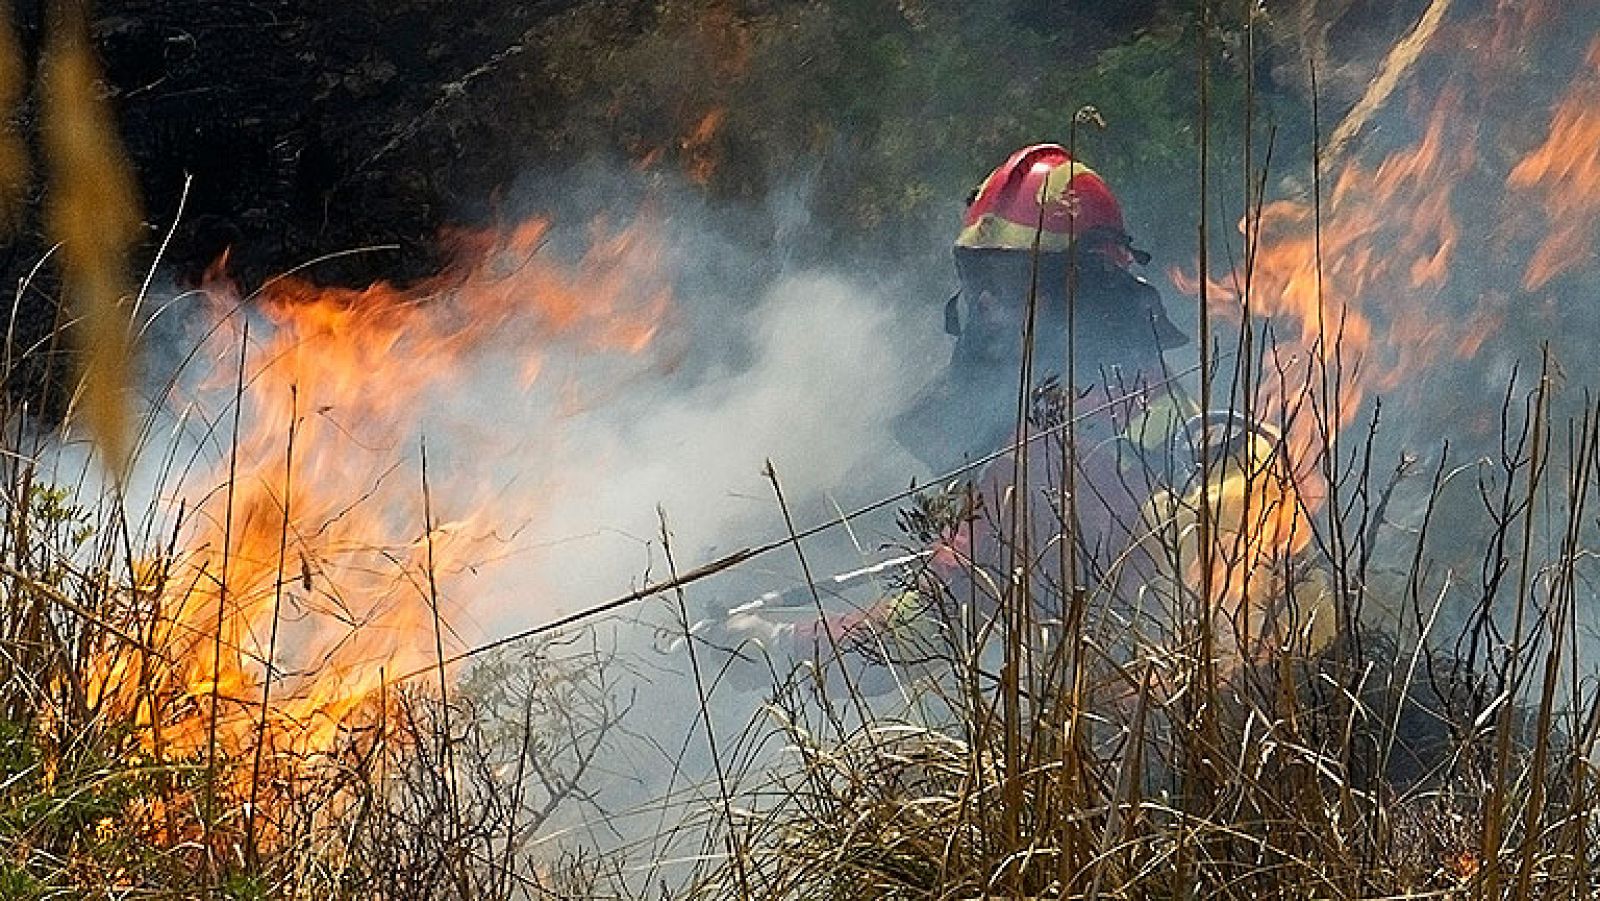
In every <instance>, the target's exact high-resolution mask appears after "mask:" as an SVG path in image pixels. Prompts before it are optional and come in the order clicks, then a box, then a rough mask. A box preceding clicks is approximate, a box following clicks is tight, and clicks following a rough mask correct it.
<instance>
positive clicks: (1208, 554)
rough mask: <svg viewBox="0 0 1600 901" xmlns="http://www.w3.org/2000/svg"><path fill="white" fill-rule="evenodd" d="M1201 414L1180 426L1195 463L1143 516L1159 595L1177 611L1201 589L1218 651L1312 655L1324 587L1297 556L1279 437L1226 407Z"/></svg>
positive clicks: (1294, 516)
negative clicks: (1161, 589) (1223, 410)
mask: <svg viewBox="0 0 1600 901" xmlns="http://www.w3.org/2000/svg"><path fill="white" fill-rule="evenodd" d="M1201 419H1202V418H1201V417H1196V420H1195V421H1192V422H1191V425H1190V427H1189V428H1187V429H1186V431H1185V434H1186V436H1187V437H1188V440H1190V442H1191V445H1192V446H1193V447H1194V448H1195V449H1196V453H1195V456H1196V465H1195V468H1194V470H1193V471H1192V473H1191V474H1190V475H1189V478H1187V479H1186V480H1184V482H1183V483H1182V484H1180V485H1175V486H1173V487H1172V488H1171V489H1169V490H1163V491H1157V492H1155V493H1154V494H1153V495H1152V497H1151V498H1150V501H1149V503H1148V504H1147V506H1146V510H1145V514H1144V521H1145V523H1146V525H1147V527H1148V531H1147V535H1148V538H1147V541H1150V542H1151V543H1152V550H1151V556H1152V557H1154V559H1156V560H1157V561H1158V562H1159V563H1160V564H1161V565H1160V566H1159V567H1158V568H1159V569H1161V570H1164V572H1162V573H1161V574H1160V577H1159V578H1160V579H1161V581H1163V582H1165V583H1166V587H1167V589H1168V590H1166V591H1164V592H1163V593H1164V594H1167V595H1168V596H1169V599H1170V600H1171V602H1172V603H1173V605H1174V606H1175V607H1178V608H1182V607H1183V606H1184V605H1185V604H1186V603H1187V604H1190V605H1193V604H1194V603H1195V602H1198V601H1199V599H1200V598H1201V597H1202V596H1203V595H1205V596H1206V601H1207V608H1206V609H1208V610H1210V611H1211V612H1212V623H1213V629H1214V637H1215V639H1216V641H1215V643H1214V645H1213V646H1214V647H1216V648H1217V649H1218V652H1219V654H1224V655H1229V656H1235V657H1241V658H1251V659H1255V658H1259V657H1260V656H1263V655H1264V654H1267V653H1269V652H1270V651H1271V650H1272V649H1274V648H1276V649H1282V650H1292V651H1293V652H1294V653H1297V654H1315V653H1318V652H1320V651H1321V650H1323V649H1324V648H1326V647H1327V645H1328V644H1329V643H1330V642H1331V641H1332V639H1333V636H1334V633H1335V630H1336V628H1337V623H1336V618H1335V615H1334V612H1335V605H1334V601H1333V592H1332V591H1331V589H1330V587H1329V581H1328V579H1327V576H1326V573H1323V572H1321V571H1320V570H1317V569H1314V568H1311V567H1309V566H1307V565H1305V563H1304V560H1303V551H1304V550H1305V549H1306V547H1307V546H1308V545H1309V543H1310V540H1311V524H1310V521H1309V519H1308V518H1307V516H1306V513H1305V508H1304V505H1303V504H1302V503H1301V501H1300V496H1299V492H1298V490H1297V487H1298V486H1297V484H1296V480H1295V478H1294V473H1293V470H1292V468H1291V467H1290V466H1289V463H1288V461H1287V459H1286V454H1285V451H1284V446H1283V445H1284V442H1283V441H1282V439H1281V437H1280V436H1279V435H1278V433H1277V432H1276V431H1275V430H1273V429H1271V428H1270V427H1267V426H1264V425H1262V424H1260V423H1255V422H1250V421H1247V420H1244V419H1243V418H1242V417H1238V416H1236V415H1234V414H1212V416H1211V417H1207V419H1209V421H1201ZM1202 545H1204V546H1202ZM1174 612H1175V613H1180V614H1185V615H1187V611H1185V610H1182V609H1177V610H1174Z"/></svg>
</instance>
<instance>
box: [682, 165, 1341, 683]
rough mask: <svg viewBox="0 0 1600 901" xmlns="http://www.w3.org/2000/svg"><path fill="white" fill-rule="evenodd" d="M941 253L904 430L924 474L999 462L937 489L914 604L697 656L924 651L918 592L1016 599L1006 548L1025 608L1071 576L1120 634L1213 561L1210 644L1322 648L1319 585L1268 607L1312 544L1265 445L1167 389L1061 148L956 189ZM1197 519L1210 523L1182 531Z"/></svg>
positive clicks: (1115, 210) (719, 640)
mask: <svg viewBox="0 0 1600 901" xmlns="http://www.w3.org/2000/svg"><path fill="white" fill-rule="evenodd" d="M954 255H955V265H956V271H957V274H958V276H959V280H960V291H959V293H958V294H957V295H956V296H955V297H953V298H952V299H951V301H950V303H949V304H948V305H947V307H946V310H945V319H946V330H947V331H949V332H950V333H951V334H953V335H954V336H955V346H954V350H953V353H952V357H951V361H950V364H949V366H948V368H947V370H946V372H945V373H944V375H943V377H942V378H941V379H940V380H939V381H938V382H937V384H936V385H935V386H934V388H933V389H931V390H930V392H929V393H928V394H927V395H926V396H925V397H924V398H923V399H922V400H921V401H920V402H919V403H918V404H916V405H915V408H914V410H913V412H912V413H911V414H910V415H909V416H908V417H907V418H906V419H905V420H903V421H902V423H901V424H900V425H901V433H902V435H903V436H904V438H905V440H906V442H907V443H908V445H909V446H912V447H913V448H914V449H916V450H918V451H919V453H920V454H921V455H922V456H923V457H924V458H925V459H926V460H927V461H928V462H929V463H930V465H932V466H933V467H934V468H935V469H936V470H940V471H943V470H942V467H945V466H952V467H953V465H955V464H958V463H960V462H961V461H962V460H963V459H965V460H973V459H977V458H979V457H982V456H985V455H992V454H993V453H994V452H995V451H996V450H997V449H1005V448H1008V447H1009V448H1010V451H1009V452H1008V453H1005V454H1004V455H1002V456H1000V457H999V458H998V459H995V460H994V461H993V462H991V463H989V464H988V465H987V466H985V467H984V468H983V469H982V470H981V472H980V474H979V475H978V477H977V478H976V479H975V480H972V481H971V482H970V487H968V485H965V484H962V485H952V486H949V490H948V492H947V499H949V498H957V499H959V498H966V499H967V500H966V502H965V503H962V502H960V501H959V500H957V501H956V502H955V503H954V504H953V506H954V507H955V508H958V509H962V510H964V512H963V514H962V516H961V517H957V519H963V518H964V521H959V522H947V523H945V525H944V527H943V528H942V529H935V530H934V531H936V532H938V534H936V535H935V534H931V533H930V534H929V535H928V536H927V537H928V538H930V539H931V546H930V548H929V553H928V554H927V557H926V559H927V563H926V565H925V568H924V569H923V570H922V572H921V573H920V574H919V575H918V578H917V581H918V582H920V584H921V586H922V588H920V589H919V588H918V586H917V585H912V586H910V587H909V590H906V591H898V592H893V593H891V595H890V596H888V597H885V598H883V599H881V600H879V601H877V602H876V603H873V604H870V605H868V606H867V607H866V608H865V609H863V610H857V611H852V612H849V613H844V614H838V615H832V616H825V617H823V618H821V619H818V618H816V617H814V616H813V617H810V618H809V619H808V618H802V619H801V620H800V621H798V622H795V621H783V620H782V619H780V618H778V617H776V616H771V615H768V614H766V613H765V612H764V611H762V610H760V609H755V610H745V611H743V612H739V613H737V614H734V615H732V616H730V617H728V618H727V619H726V620H725V621H723V622H722V623H720V625H719V627H718V628H717V629H715V630H714V634H712V635H710V636H709V639H710V640H711V642H712V643H713V644H717V645H719V646H721V647H723V648H724V649H726V650H730V651H737V650H739V649H740V648H743V647H746V646H747V643H748V642H754V643H756V644H759V645H760V646H761V647H762V648H764V649H765V650H767V651H768V652H769V653H771V652H776V653H787V654H788V655H790V656H791V657H794V658H804V657H808V656H811V655H815V654H817V653H818V652H819V651H824V650H831V649H843V650H852V651H860V652H861V653H862V654H864V655H868V656H870V655H871V652H872V649H873V648H878V649H880V650H881V649H883V648H884V647H885V644H886V641H888V642H889V643H897V642H898V639H897V638H896V636H902V637H903V636H906V635H913V636H916V637H918V639H919V640H920V639H921V638H925V637H926V636H927V634H928V633H929V632H930V631H936V630H937V629H938V628H939V627H940V625H941V623H940V616H941V613H940V612H939V611H938V610H937V609H936V607H937V606H938V605H934V604H930V603H929V602H928V598H929V596H930V595H935V594H941V595H943V596H946V597H951V596H954V597H966V596H969V595H971V596H980V595H981V596H983V597H986V598H987V600H988V604H987V606H988V607H990V609H993V607H995V606H996V605H999V604H1001V603H1003V599H1004V598H1005V597H1006V596H1007V594H1008V592H1010V593H1012V594H1014V593H1015V589H1014V586H1013V587H1012V588H1008V587H1007V583H1008V576H1007V575H1006V574H1007V573H1008V572H1011V571H1012V570H1013V569H1014V568H1015V566H1016V565H1017V561H1018V560H1019V559H1020V558H1019V556H1018V555H1017V553H1016V551H1017V550H1018V549H1019V547H1020V548H1022V549H1023V551H1024V556H1025V557H1026V558H1027V561H1028V567H1029V569H1030V575H1029V578H1030V579H1032V580H1035V581H1036V582H1037V585H1036V586H1035V587H1036V588H1037V590H1036V591H1033V592H1032V593H1031V597H1033V598H1035V599H1036V600H1038V599H1046V598H1054V599H1056V600H1057V601H1058V602H1059V601H1060V599H1062V598H1063V597H1066V596H1069V595H1072V594H1073V593H1074V592H1073V591H1069V590H1067V589H1066V587H1065V586H1066V585H1067V581H1068V580H1069V579H1070V580H1071V583H1072V585H1073V586H1074V587H1075V588H1076V589H1079V590H1080V592H1079V593H1080V594H1082V593H1088V594H1091V595H1094V596H1097V597H1102V598H1105V599H1106V601H1105V605H1106V606H1107V607H1108V608H1114V607H1117V606H1118V605H1120V608H1121V610H1120V613H1121V615H1125V616H1130V617H1131V616H1132V614H1131V613H1130V612H1129V611H1130V610H1131V607H1132V606H1133V605H1134V604H1135V603H1137V602H1134V601H1129V600H1127V599H1128V598H1131V597H1134V596H1136V595H1137V596H1141V597H1143V596H1146V595H1153V596H1156V597H1159V598H1161V599H1162V601H1161V603H1163V604H1164V605H1165V606H1166V607H1167V608H1168V609H1167V611H1166V613H1167V618H1168V619H1169V620H1181V619H1182V618H1183V617H1184V616H1185V615H1186V611H1187V610H1188V609H1190V608H1191V607H1195V606H1196V605H1195V604H1193V603H1192V602H1193V599H1194V596H1195V585H1194V583H1195V582H1196V581H1197V573H1198V572H1199V570H1201V569H1202V568H1203V567H1205V566H1206V565H1207V564H1210V565H1211V566H1212V567H1213V569H1214V570H1217V571H1220V572H1221V575H1215V574H1213V576H1212V577H1210V578H1208V579H1206V580H1205V581H1206V582H1207V583H1209V589H1210V590H1211V591H1212V593H1213V595H1214V598H1213V599H1212V600H1213V603H1212V605H1211V606H1212V608H1214V609H1215V611H1216V612H1215V616H1216V621H1215V623H1214V624H1213V625H1214V626H1215V627H1216V628H1217V629H1218V631H1219V633H1224V632H1225V633H1227V634H1226V635H1225V636H1221V637H1219V640H1218V641H1217V642H1216V646H1217V647H1220V648H1222V649H1224V650H1223V653H1232V654H1234V655H1235V656H1239V655H1247V654H1254V653H1255V652H1256V648H1255V645H1257V644H1260V645H1262V646H1267V645H1272V646H1281V645H1282V644H1283V643H1284V642H1285V641H1286V640H1289V639H1290V638H1293V637H1295V636H1298V637H1299V639H1300V640H1301V641H1302V643H1304V644H1307V645H1309V646H1317V647H1320V646H1321V645H1324V644H1326V642H1327V639H1328V635H1329V629H1330V627H1331V625H1332V617H1331V614H1330V613H1329V612H1328V611H1327V610H1326V609H1325V608H1326V606H1327V603H1326V594H1327V593H1326V592H1325V590H1322V589H1321V588H1320V586H1319V587H1318V588H1317V590H1315V591H1313V592H1310V594H1311V596H1312V597H1313V599H1312V600H1311V601H1310V602H1309V603H1308V604H1300V603H1297V602H1298V601H1302V600H1305V598H1306V596H1307V592H1305V591H1300V590H1299V589H1298V588H1289V589H1288V590H1285V587H1286V586H1285V584H1284V581H1285V579H1291V580H1292V579H1294V578H1295V577H1294V576H1292V575H1289V576H1284V575H1283V573H1285V572H1288V571H1289V570H1288V568H1287V567H1279V566H1277V565H1275V564H1277V563H1278V562H1280V561H1281V560H1282V556H1283V555H1284V554H1288V553H1293V552H1296V551H1298V550H1299V549H1300V548H1302V547H1303V543H1304V541H1305V540H1306V539H1307V538H1308V537H1309V534H1310V529H1309V527H1308V525H1307V524H1306V523H1305V522H1304V521H1303V513H1302V512H1301V510H1300V509H1299V506H1298V505H1297V504H1296V503H1295V498H1294V497H1293V496H1292V493H1290V492H1286V491H1285V489H1284V487H1283V486H1284V485H1285V484H1286V482H1287V481H1288V480H1286V479H1285V478H1284V477H1285V474H1286V469H1285V466H1286V464H1285V461H1284V454H1283V447H1282V445H1283V442H1282V441H1281V439H1280V438H1279V436H1278V435H1277V434H1276V433H1274V432H1273V431H1272V430H1271V429H1270V428H1266V427H1264V426H1262V425H1260V424H1258V423H1252V422H1249V421H1246V420H1245V419H1244V418H1243V417H1240V416H1237V415H1233V414H1230V413H1220V414H1219V413H1212V414H1202V413H1201V411H1199V410H1198V408H1197V407H1196V406H1195V404H1194V403H1193V402H1192V400H1190V398H1189V397H1188V395H1187V394H1186V393H1185V392H1184V390H1183V389H1182V387H1181V384H1180V383H1181V379H1178V378H1176V377H1175V376H1174V374H1173V373H1172V372H1171V371H1170V370H1169V368H1168V367H1167V365H1166V360H1165V357H1164V355H1165V354H1166V352H1167V351H1169V350H1171V349H1173V348H1176V347H1179V346H1181V345H1183V344H1185V343H1187V341H1188V338H1187V336H1186V335H1184V333H1183V332H1182V331H1180V330H1179V329H1178V328H1177V327H1176V326H1175V325H1174V324H1173V323H1172V321H1171V320H1170V319H1169V318H1168V316H1167V314H1166V311H1165V309H1164V308H1163V306H1162V303H1161V298H1160V296H1159V293H1158V292H1157V291H1156V289H1155V288H1154V287H1153V286H1152V285H1150V283H1149V282H1147V281H1145V280H1144V279H1142V278H1139V277H1138V276H1137V275H1135V274H1134V273H1133V272H1132V271H1131V269H1132V267H1133V266H1134V265H1135V264H1143V263H1145V262H1147V261H1148V259H1149V257H1148V255H1147V254H1145V253H1143V252H1142V251H1140V250H1138V249H1136V248H1135V246H1134V244H1133V242H1132V240H1131V239H1130V238H1129V236H1128V233H1127V229H1126V226H1125V224H1124V219H1123V216H1122V210H1121V207H1120V205H1119V203H1118V202H1117V199H1116V197H1115V196H1114V195H1113V194H1112V192H1111V190H1110V188H1109V187H1108V186H1107V184H1106V182H1105V181H1104V180H1103V179H1102V178H1101V177H1100V176H1099V175H1098V174H1096V173H1095V172H1094V170H1092V169H1089V168H1088V167H1086V166H1084V165H1082V164H1081V163H1079V162H1077V161H1075V160H1073V159H1072V157H1071V155H1070V154H1069V153H1068V152H1067V150H1066V149H1065V148H1063V147H1061V146H1059V145H1056V144H1035V145H1031V146H1028V147H1024V148H1022V149H1021V150H1018V151H1017V152H1015V153H1013V154H1012V155H1011V156H1010V157H1009V158H1008V159H1007V160H1006V161H1005V162H1004V163H1002V164H1001V165H1000V166H999V167H997V168H996V169H995V170H994V171H993V172H991V173H990V174H989V176H988V177H987V178H986V179H984V181H983V182H982V184H980V185H979V186H978V187H977V189H976V190H974V191H973V193H972V195H971V197H970V198H969V200H968V204H967V208H966V213H965V216H964V217H963V220H962V226H961V230H960V233H959V235H958V236H957V238H956V241H955V249H954ZM1030 317H1031V322H1032V327H1031V329H1030V328H1029V327H1028V326H1029V322H1030ZM1030 334H1031V337H1032V345H1031V351H1032V353H1031V355H1029V356H1031V375H1032V378H1031V380H1030V384H1029V385H1028V386H1027V389H1026V394H1025V395H1022V398H1023V400H1024V402H1025V408H1026V410H1027V414H1026V417H1025V418H1026V422H1024V423H1022V424H1020V425H1021V426H1022V428H1021V431H1020V433H1019V432H1018V427H1019V423H1018V422H1017V418H1018V417H1017V413H1018V410H1019V404H1018V401H1019V394H1021V392H1022V391H1023V386H1022V384H1021V381H1020V378H1019V374H1020V373H1021V372H1022V367H1023V364H1024V360H1025V353H1024V350H1025V343H1026V342H1025V337H1027V336H1029V335H1030ZM1019 472H1026V473H1028V474H1029V477H1028V483H1027V491H1026V492H1022V494H1025V495H1026V498H1025V500H1026V505H1025V512H1024V513H1023V515H1022V516H1021V517H1020V518H1016V517H1011V516H1008V513H1010V512H1013V511H1014V510H1015V509H1017V508H1015V507H1014V506H1012V505H1015V504H1017V503H1018V502H1019V501H1018V495H1019V492H1018V491H1017V485H1016V484H1015V477H1016V475H1017V474H1018V473H1019ZM1202 503H1204V504H1207V505H1209V507H1208V508H1207V510H1208V513H1209V515H1208V516H1201V515H1199V512H1198V511H1199V510H1200V508H1201V506H1202ZM946 506H947V508H948V507H949V506H951V505H946ZM1019 522H1020V523H1021V525H1020V526H1018V525H1017V523H1019ZM1208 526H1209V535H1208V537H1207V544H1208V545H1209V546H1211V547H1213V548H1219V547H1222V548H1227V549H1228V550H1227V551H1226V552H1225V553H1222V554H1221V555H1220V557H1221V558H1225V559H1221V558H1219V554H1218V553H1217V552H1213V553H1212V554H1210V555H1203V554H1201V553H1200V547H1199V542H1200V538H1201V536H1202V535H1203V534H1206V533H1207V532H1208ZM1051 548H1056V550H1054V551H1052V550H1050V549H1051ZM1029 549H1031V550H1029ZM1069 561H1070V562H1069ZM1064 567H1065V568H1066V569H1067V570H1069V571H1068V572H1063V571H1062V570H1063V568H1064ZM957 583H959V587H955V586H956V585H957ZM1156 586H1159V588H1157V589H1156V590H1155V591H1154V592H1151V591H1148V590H1147V589H1150V588H1152V587H1156ZM1252 595H1253V597H1252ZM1116 598H1120V599H1121V600H1112V599H1116ZM1285 601H1287V604H1286V603H1285ZM1286 607H1291V608H1295V609H1292V610H1286V609H1285V608H1286ZM1300 607H1308V608H1309V609H1308V610H1300V609H1298V608H1300ZM1057 613H1059V611H1057ZM943 615H947V612H946V614H943ZM1168 638H1170V636H1168ZM898 643H901V644H903V643H904V642H898ZM1246 645H1250V646H1251V647H1249V648H1246Z"/></svg>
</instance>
